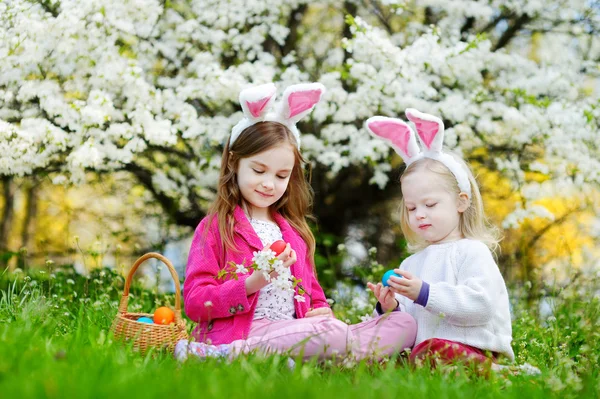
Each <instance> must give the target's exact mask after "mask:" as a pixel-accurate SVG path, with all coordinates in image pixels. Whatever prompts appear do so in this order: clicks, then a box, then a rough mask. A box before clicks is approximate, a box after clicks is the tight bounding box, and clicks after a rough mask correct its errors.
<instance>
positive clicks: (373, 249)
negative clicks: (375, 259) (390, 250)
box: [369, 247, 377, 255]
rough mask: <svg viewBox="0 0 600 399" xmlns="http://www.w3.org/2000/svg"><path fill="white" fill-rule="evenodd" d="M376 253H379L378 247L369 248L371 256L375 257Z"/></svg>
mask: <svg viewBox="0 0 600 399" xmlns="http://www.w3.org/2000/svg"><path fill="white" fill-rule="evenodd" d="M376 253H377V248H376V247H371V248H369V255H375V254H376Z"/></svg>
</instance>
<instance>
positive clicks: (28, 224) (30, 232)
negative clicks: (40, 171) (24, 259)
mask: <svg viewBox="0 0 600 399" xmlns="http://www.w3.org/2000/svg"><path fill="white" fill-rule="evenodd" d="M38 192H39V183H38V182H37V181H36V180H35V179H34V180H33V181H32V182H31V185H29V187H28V188H27V191H26V192H25V197H26V198H27V208H25V219H24V220H23V232H22V234H21V247H24V248H27V251H28V252H30V253H31V252H34V251H35V242H33V240H34V238H35V227H36V220H37V219H36V218H37V210H38Z"/></svg>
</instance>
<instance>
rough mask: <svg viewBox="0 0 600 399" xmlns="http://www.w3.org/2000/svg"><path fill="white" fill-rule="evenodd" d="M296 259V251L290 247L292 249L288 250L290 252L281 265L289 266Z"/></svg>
mask: <svg viewBox="0 0 600 399" xmlns="http://www.w3.org/2000/svg"><path fill="white" fill-rule="evenodd" d="M296 260H297V257H296V251H294V250H293V249H292V250H290V254H289V256H288V258H287V259H286V260H285V261H284V262H283V266H284V267H290V266H291V265H293V264H294V263H296Z"/></svg>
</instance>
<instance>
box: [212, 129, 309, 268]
mask: <svg viewBox="0 0 600 399" xmlns="http://www.w3.org/2000/svg"><path fill="white" fill-rule="evenodd" d="M281 145H283V146H286V145H287V146H289V147H290V148H291V149H292V150H293V151H294V167H293V168H292V172H291V175H290V180H289V183H288V187H287V189H286V190H285V193H284V194H283V196H282V197H281V198H280V199H279V200H278V201H277V202H275V203H274V204H273V205H271V206H270V209H269V211H270V213H271V215H273V214H274V213H276V212H279V213H280V214H281V215H282V216H283V217H284V218H285V219H286V220H287V221H288V223H289V224H290V225H291V226H292V227H293V228H294V229H295V230H296V231H297V232H298V233H299V234H300V236H301V237H302V239H303V240H304V242H305V243H306V245H307V247H308V253H309V260H310V263H311V265H312V267H313V269H314V267H315V264H314V254H315V237H314V235H313V233H312V231H311V230H310V227H309V226H308V223H307V218H312V216H311V215H310V210H311V207H312V199H313V192H312V189H311V187H310V184H309V183H308V181H307V179H306V178H305V176H304V170H303V168H302V166H303V165H305V164H306V161H305V160H304V158H303V157H302V155H301V154H300V151H299V150H298V145H297V143H296V139H295V138H294V135H293V134H292V132H291V131H290V130H289V129H288V128H287V127H285V126H284V125H282V124H281V123H278V122H259V123H256V124H254V125H252V126H250V127H248V128H246V129H245V130H244V131H243V132H242V133H241V134H240V136H239V137H238V138H237V139H236V140H235V142H234V143H233V145H232V146H231V147H230V146H229V140H228V141H227V144H226V145H225V149H224V150H223V158H222V160H221V172H220V175H219V184H218V187H217V198H216V199H215V201H214V202H213V204H212V206H211V208H210V210H209V212H208V214H209V221H208V222H209V223H207V224H206V226H207V228H208V226H210V225H211V224H212V218H213V217H215V216H216V217H217V218H218V225H219V233H220V234H221V238H222V244H223V248H224V249H225V250H233V251H236V250H237V249H236V248H235V246H234V240H233V239H234V223H235V221H234V218H233V212H234V210H235V208H236V206H238V205H240V206H243V205H244V198H243V197H242V194H241V192H240V188H239V186H238V183H237V169H238V166H239V161H240V159H242V158H248V157H251V156H254V155H257V154H260V153H261V152H263V151H267V150H269V149H271V148H273V147H276V146H281Z"/></svg>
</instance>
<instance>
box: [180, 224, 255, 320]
mask: <svg viewBox="0 0 600 399" xmlns="http://www.w3.org/2000/svg"><path fill="white" fill-rule="evenodd" d="M206 222H207V218H205V219H204V220H203V221H202V222H201V223H200V225H199V226H198V228H196V232H195V233H194V238H193V240H192V245H191V248H190V254H189V257H188V262H187V267H186V277H185V282H184V289H183V301H184V307H185V313H186V314H187V316H188V317H189V318H190V319H191V320H193V321H195V322H200V321H206V320H211V319H217V318H222V317H230V316H233V315H234V314H239V313H245V312H247V311H249V310H250V302H249V300H248V298H249V297H248V296H247V295H246V287H245V280H246V278H248V276H249V275H248V274H246V275H240V276H238V279H237V280H227V281H225V282H221V281H218V280H217V279H216V276H217V274H218V273H219V270H220V269H221V267H222V266H224V265H221V264H220V262H221V259H222V256H221V243H220V240H219V239H218V238H217V235H216V232H215V228H216V226H211V227H210V228H209V229H208V232H206V235H205V223H206Z"/></svg>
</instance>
